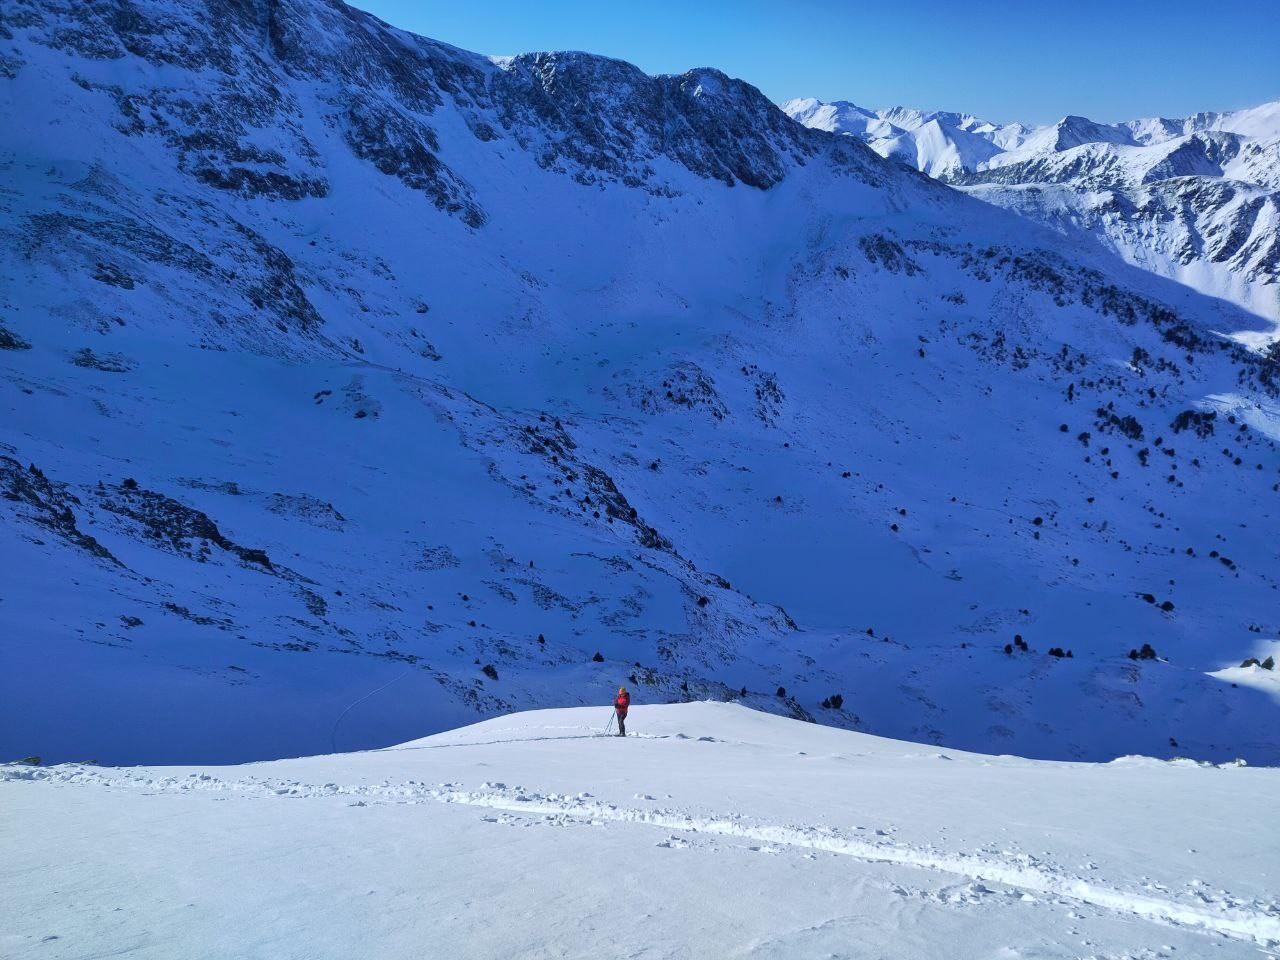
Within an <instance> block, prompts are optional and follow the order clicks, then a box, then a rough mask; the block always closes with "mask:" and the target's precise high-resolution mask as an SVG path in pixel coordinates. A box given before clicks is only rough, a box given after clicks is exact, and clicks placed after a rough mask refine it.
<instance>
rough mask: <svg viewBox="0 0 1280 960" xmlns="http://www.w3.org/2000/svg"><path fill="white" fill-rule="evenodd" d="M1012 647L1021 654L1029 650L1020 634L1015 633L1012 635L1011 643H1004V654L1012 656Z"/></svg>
mask: <svg viewBox="0 0 1280 960" xmlns="http://www.w3.org/2000/svg"><path fill="white" fill-rule="evenodd" d="M1014 647H1017V648H1018V649H1019V650H1021V651H1022V652H1023V653H1026V652H1027V651H1028V650H1029V649H1030V648H1029V647H1028V646H1027V641H1025V640H1023V639H1022V634H1020V633H1015V634H1014V635H1013V643H1006V644H1005V645H1004V652H1005V653H1008V654H1012V653H1013V648H1014Z"/></svg>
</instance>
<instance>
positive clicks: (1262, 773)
mask: <svg viewBox="0 0 1280 960" xmlns="http://www.w3.org/2000/svg"><path fill="white" fill-rule="evenodd" d="M608 717H609V712H608V709H607V708H605V707H602V708H599V709H594V708H576V709H561V710H541V711H535V712H530V713H523V714H516V715H512V716H505V717H500V718H497V719H493V720H489V721H486V722H483V723H479V724H476V725H474V726H471V727H466V728H464V729H461V730H456V731H453V732H450V733H444V734H440V735H438V736H433V737H428V738H426V739H423V740H417V741H413V742H411V743H407V744H404V745H402V746H399V747H394V748H390V749H387V750H377V751H370V752H365V753H354V754H337V755H332V756H322V757H311V758H306V759H299V760H280V761H272V762H268V763H258V764H248V765H244V766H235V767H205V768H192V767H164V768H143V767H136V768H116V769H111V768H98V767H93V766H82V765H77V764H66V765H62V766H57V767H52V768H40V767H26V766H19V765H8V766H4V767H0V807H2V808H3V810H4V812H5V815H4V817H3V818H0V842H3V844H4V848H5V850H6V856H5V858H4V860H3V861H2V865H0V915H3V916H4V917H5V922H4V924H3V926H2V928H0V955H3V956H4V957H6V958H13V960H25V958H31V957H39V958H42V960H43V958H59V957H67V958H71V957H77V958H79V957H105V956H112V957H166V958H168V957H271V958H286V957H296V958H321V957H343V958H348V957H379V958H399V957H414V958H419V957H450V958H458V957H486V958H487V957H494V958H497V957H787V958H798V957H859V958H861V957H866V958H871V957H875V958H913V960H914V958H922V957H955V958H961V957H963V958H1020V957H1036V958H1054V957H1107V958H1120V957H1133V958H1154V957H1224V958H1225V957H1259V956H1265V955H1274V954H1275V951H1276V949H1277V947H1280V900H1278V899H1277V897H1276V890H1277V884H1276V879H1277V872H1278V871H1280V842H1278V841H1277V838H1276V834H1275V831H1274V830H1272V829H1270V818H1271V814H1272V812H1273V810H1274V800H1275V797H1276V796H1277V791H1278V790H1280V771H1277V770H1275V769H1255V768H1245V767H1239V766H1234V765H1229V764H1228V765H1218V766H1214V765H1210V764H1196V763H1193V762H1191V761H1176V760H1175V761H1160V760H1154V759H1148V758H1139V757H1125V758H1121V759H1119V760H1116V761H1113V762H1110V763H1105V764H1080V763H1063V762H1048V761H1032V760H1024V759H1019V758H1014V757H990V756H981V755H976V754H967V753H962V752H958V751H952V750H946V751H939V750H938V749H936V748H931V747H926V746H920V745H915V744H907V743H903V742H898V741H893V740H886V739H881V738H878V737H873V736H869V735H866V734H859V733H852V732H847V731H842V730H836V729H833V728H829V727H823V726H818V725H814V724H808V723H803V722H800V721H795V720H789V719H784V718H780V717H777V716H773V715H768V714H763V713H758V712H754V711H751V710H748V709H745V708H743V707H740V706H736V705H728V704H721V703H709V702H708V703H688V704H681V705H670V706H644V705H641V706H635V707H633V708H632V711H631V716H630V718H629V720H628V726H629V728H631V731H632V735H630V736H629V737H628V738H627V739H625V740H622V739H618V738H616V737H605V736H603V735H602V733H603V729H604V726H605V724H606V722H607V720H608Z"/></svg>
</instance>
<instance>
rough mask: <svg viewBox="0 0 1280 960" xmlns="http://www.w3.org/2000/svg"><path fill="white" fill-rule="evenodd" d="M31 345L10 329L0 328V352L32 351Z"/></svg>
mask: <svg viewBox="0 0 1280 960" xmlns="http://www.w3.org/2000/svg"><path fill="white" fill-rule="evenodd" d="M30 349H31V344H30V343H29V342H28V341H26V340H23V339H22V337H20V336H18V335H17V334H16V333H14V332H13V331H12V330H10V329H9V328H8V327H5V326H0V350H30Z"/></svg>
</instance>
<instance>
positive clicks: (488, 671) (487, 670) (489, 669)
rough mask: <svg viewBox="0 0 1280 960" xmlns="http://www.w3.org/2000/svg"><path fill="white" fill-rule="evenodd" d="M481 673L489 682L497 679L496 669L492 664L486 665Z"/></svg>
mask: <svg viewBox="0 0 1280 960" xmlns="http://www.w3.org/2000/svg"><path fill="white" fill-rule="evenodd" d="M481 672H482V673H483V674H484V675H485V676H486V677H488V678H489V679H490V680H497V679H498V669H497V667H495V666H494V665H493V664H492V663H486V664H485V665H484V668H483V669H482V670H481Z"/></svg>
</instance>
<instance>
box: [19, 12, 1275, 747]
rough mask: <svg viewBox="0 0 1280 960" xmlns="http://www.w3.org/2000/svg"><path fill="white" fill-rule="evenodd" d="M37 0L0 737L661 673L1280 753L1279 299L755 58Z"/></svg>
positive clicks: (439, 725) (193, 738)
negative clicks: (1025, 203)
mask: <svg viewBox="0 0 1280 960" xmlns="http://www.w3.org/2000/svg"><path fill="white" fill-rule="evenodd" d="M0 17H3V20H0V27H2V28H3V29H0V89H2V90H3V94H2V95H0V131H3V132H2V133H0V170H2V172H3V178H2V181H0V184H2V186H0V239H2V242H0V566H2V568H3V576H2V577H0V627H2V629H0V658H2V659H3V670H4V675H5V677H6V681H7V683H6V689H5V693H4V696H3V697H0V756H3V757H5V758H15V757H22V756H26V755H28V754H39V755H41V756H43V757H44V758H45V760H46V762H53V761H63V760H85V759H93V760H97V761H101V762H103V763H143V762H146V763H175V762H193V761H197V762H201V763H211V762H243V761H246V760H260V759H271V758H278V757H283V756H301V755H308V754H315V753H320V752H327V751H334V752H336V751H339V750H352V749H359V748H366V747H381V746H385V745H387V744H391V743H397V742H402V741H404V740H408V739H410V738H413V737H418V736H422V735H424V734H427V733H433V732H439V731H441V730H447V729H452V728H455V727H458V726H462V725H465V724H467V723H471V722H474V721H476V720H479V719H483V718H485V717H490V716H496V715H499V714H504V713H509V712H512V711H516V710H524V709H530V708H536V707H551V706H573V705H586V704H592V703H600V702H608V699H609V698H610V697H611V696H612V692H613V691H614V690H615V689H616V688H617V685H618V684H619V683H627V684H628V685H629V686H631V687H632V688H633V691H634V692H635V694H636V699H637V702H640V703H657V702H669V701H677V700H703V699H715V700H722V701H723V700H730V699H733V700H739V701H741V702H743V703H745V704H746V705H748V706H751V707H754V708H758V709H762V710H767V711H773V712H775V713H780V714H784V715H787V716H791V717H795V718H801V719H815V720H819V721H821V722H823V723H826V724H830V725H833V726H838V727H844V728H847V729H855V730H861V731H864V732H870V733H876V734H879V735H886V736H894V737H898V738H900V739H904V740H913V741H917V742H923V743H929V744H935V745H940V746H945V747H946V748H948V749H968V750H975V751H982V752H988V753H993V754H1000V753H1016V754H1019V755H1022V756H1034V757H1039V758H1052V759H1080V760H1110V759H1112V758H1114V757H1116V756H1119V755H1123V754H1129V753H1142V754H1147V755H1152V756H1159V757H1165V758H1167V757H1171V756H1177V755H1187V756H1191V757H1194V758H1196V759H1199V760H1212V761H1214V762H1225V761H1230V760H1232V759H1234V758H1236V757H1242V758H1244V759H1246V760H1248V761H1249V762H1250V763H1255V764H1256V763H1275V762H1277V761H1280V725H1278V724H1277V723H1276V718H1277V713H1276V711H1277V704H1276V698H1275V691H1274V687H1273V686H1272V685H1270V680H1271V679H1272V678H1273V677H1274V672H1272V671H1267V670H1265V669H1263V668H1262V667H1261V666H1251V667H1248V668H1242V667H1240V664H1241V663H1242V662H1244V661H1245V660H1246V659H1249V658H1256V659H1258V660H1260V661H1263V662H1265V658H1266V655H1267V653H1268V651H1271V650H1273V649H1274V646H1275V643H1276V637H1277V636H1278V635H1280V616H1278V614H1277V610H1278V607H1277V602H1276V601H1277V597H1280V593H1277V588H1278V586H1280V562H1278V558H1280V538H1278V537H1277V536H1276V531H1277V523H1276V509H1277V504H1280V450H1278V449H1277V445H1276V441H1277V439H1280V354H1277V353H1276V352H1275V351H1267V350H1264V349H1261V348H1259V344H1258V340H1257V339H1256V338H1257V337H1259V336H1261V335H1263V334H1265V333H1266V331H1268V330H1269V329H1270V326H1269V325H1268V324H1266V323H1264V322H1262V321H1261V320H1259V318H1258V317H1256V316H1254V315H1251V314H1249V313H1247V312H1245V311H1243V310H1241V309H1238V308H1237V307H1235V306H1233V305H1232V304H1229V303H1226V302H1223V301H1221V300H1215V299H1211V298H1208V297H1205V296H1202V295H1199V294H1197V293H1196V292H1194V291H1192V290H1189V289H1188V288H1186V287H1184V286H1181V285H1178V284H1175V283H1172V282H1169V281H1167V280H1163V279H1161V278H1159V277H1156V276H1153V275H1152V274H1150V273H1148V272H1146V271H1142V270H1139V269H1135V268H1133V267H1131V266H1129V265H1127V264H1125V263H1124V262H1122V261H1121V260H1120V259H1119V258H1117V257H1115V256H1114V255H1113V254H1112V253H1109V252H1107V251H1105V250H1101V249H1099V248H1098V247H1097V245H1096V244H1094V243H1092V242H1085V241H1084V240H1083V239H1081V238H1078V237H1075V238H1073V237H1063V236H1060V235H1059V234H1057V233H1054V232H1053V231H1050V230H1048V229H1045V228H1041V227H1039V226H1036V225H1035V224H1033V223H1031V222H1030V221H1028V220H1027V219H1025V218H1022V217H1018V216H1015V215H1013V214H1011V213H1008V212H1006V211H1003V210H1001V209H998V208H996V207H993V206H991V205H988V204H984V203H980V202H978V201H976V200H974V199H973V198H971V197H968V196H966V195H964V194H963V193H960V192H958V191H956V190H953V189H950V188H949V187H946V186H944V185H942V184H939V183H937V182H936V181H934V180H931V179H929V178H928V177H925V176H923V175H922V174H920V173H918V172H915V171H912V170H906V169H903V168H902V166H901V165H900V164H897V163H893V162H889V161H886V160H884V159H882V158H881V157H879V156H877V155H876V154H875V153H874V152H872V151H871V150H870V149H869V148H867V147H866V146H865V145H864V144H862V143H860V142H858V141H857V140H856V139H854V138H850V137H840V136H836V135H833V134H830V133H827V132H824V131H820V130H810V129H807V128H805V127H804V126H802V125H800V124H798V123H795V122H794V121H792V120H790V119H789V118H788V117H787V116H786V115H785V114H783V113H782V112H781V111H780V110H778V109H777V108H776V107H775V106H774V105H773V104H771V103H769V102H768V100H767V99H766V98H764V97H763V96H762V95H761V94H760V92H759V91H757V90H756V89H754V88H753V87H751V86H750V85H749V84H747V83H744V82H742V81H739V80H735V79H732V78H730V77H727V76H725V75H724V74H723V73H720V72H718V71H715V70H712V69H696V70H691V71H689V72H688V73H686V74H682V75H680V76H666V77H650V76H647V75H645V74H644V73H642V72H641V71H639V70H637V69H636V68H635V67H632V66H630V65H628V64H625V63H621V62H619V61H616V60H610V59H607V58H604V57H596V56H591V55H589V54H582V53H544V54H527V55H522V56H518V57H513V58H504V59H499V60H494V59H491V58H489V57H484V56H479V55H476V54H472V53H467V52H465V51H461V50H458V49H456V48H453V47H449V46H447V45H445V44H442V43H438V42H436V41H432V40H428V39H425V38H422V37H416V36H413V35H411V34H407V33H404V32H402V31H398V30H394V29H392V28H391V27H389V26H387V25H386V24H383V23H381V22H380V21H378V20H376V19H375V18H373V17H370V16H368V15H366V14H363V13H361V12H359V11H357V10H354V9H352V8H350V7H346V6H344V5H342V4H341V3H337V2H329V0H271V2H267V0H260V2H231V0H202V2H197V0H163V2H162V0H104V2H101V3H93V4H87V3H79V2H54V0H48V2H45V0H42V2H31V0H11V2H6V3H5V4H3V5H2V6H0ZM1251 338H1252V339H1251ZM1019 641H1020V642H1019ZM1144 644H1149V645H1150V647H1151V649H1152V650H1153V655H1152V656H1150V657H1148V658H1145V659H1133V658H1131V657H1130V656H1129V654H1130V652H1131V651H1132V652H1133V653H1134V654H1135V656H1136V654H1137V652H1138V651H1140V650H1141V649H1142V648H1143V646H1144ZM1055 654H1061V656H1058V655H1055ZM1067 654H1070V655H1069V656H1068V655H1067ZM1224 670H1228V671H1238V672H1241V673H1242V674H1248V676H1249V677H1250V678H1251V679H1253V678H1255V677H1256V682H1249V683H1244V682H1241V677H1237V676H1235V675H1234V674H1224V673H1222V671H1224Z"/></svg>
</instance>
